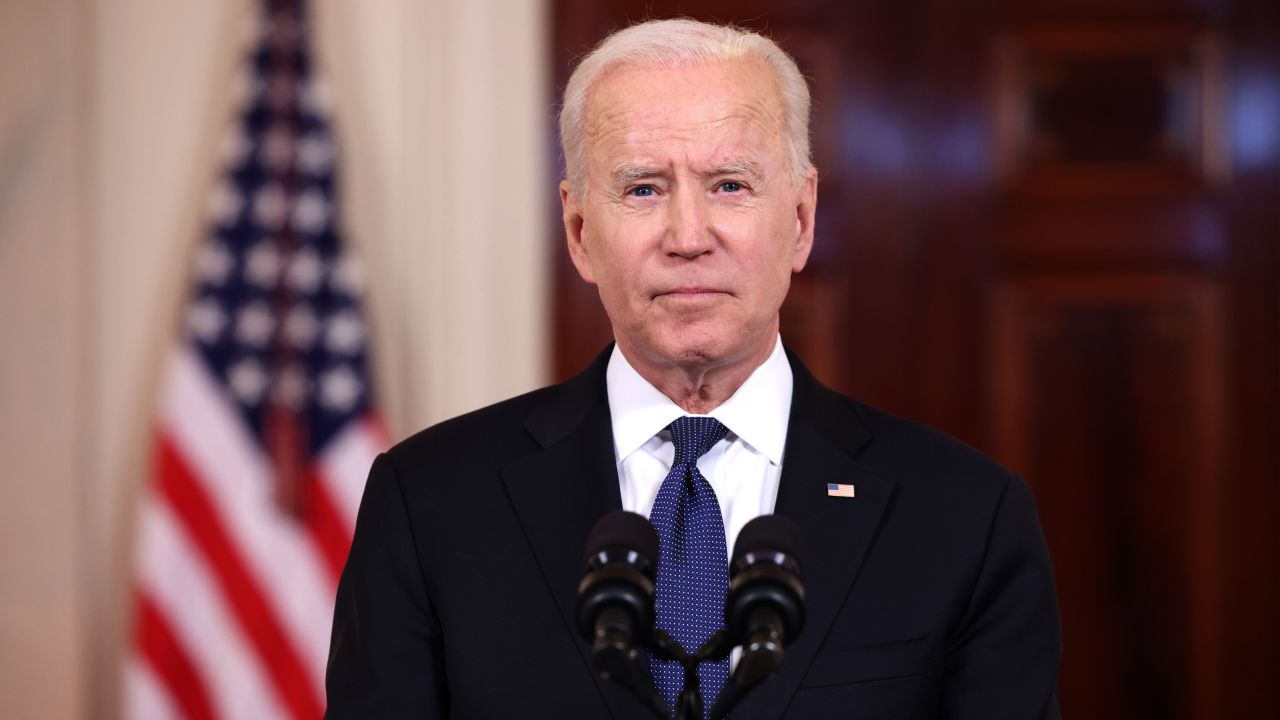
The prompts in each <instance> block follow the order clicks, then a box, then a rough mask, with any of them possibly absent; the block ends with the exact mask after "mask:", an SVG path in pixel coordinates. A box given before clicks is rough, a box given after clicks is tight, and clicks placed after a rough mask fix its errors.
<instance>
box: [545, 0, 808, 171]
mask: <svg viewBox="0 0 1280 720" xmlns="http://www.w3.org/2000/svg"><path fill="white" fill-rule="evenodd" d="M746 56H755V57H757V58H760V59H761V60H763V61H764V62H765V63H766V64H767V65H768V66H769V68H770V70H772V72H773V76H774V78H775V79H776V81H777V85H778V95H779V99H780V100H781V101H782V106H783V128H782V131H783V133H784V136H785V137H784V140H785V142H786V147H787V161H788V164H789V166H790V171H791V175H792V180H793V182H795V184H796V185H799V184H800V183H801V182H803V181H804V179H805V177H806V176H807V175H808V174H809V170H810V169H811V168H812V167H813V161H812V158H811V157H810V154H809V153H810V151H809V85H808V83H806V82H805V79H804V76H803V75H801V74H800V68H798V67H796V62H795V60H793V59H791V56H790V55H788V54H787V53H786V51H784V50H783V49H782V48H780V47H778V45H777V43H775V42H774V41H772V40H770V39H769V38H767V37H764V36H763V35H758V34H756V33H754V32H751V31H750V30H745V29H742V28H739V27H734V26H731V25H712V24H709V23H704V22H699V21H697V20H689V19H678V20H650V21H648V22H644V23H640V24H638V25H632V26H631V27H628V28H625V29H623V30H619V31H618V32H616V33H614V34H612V35H610V36H609V37H607V38H605V39H604V40H603V41H601V43H600V44H599V45H597V46H596V48H595V49H594V50H592V51H591V53H590V54H588V55H587V56H586V57H584V58H583V59H582V62H580V63H578V66H577V67H576V68H574V70H573V74H572V75H570V76H569V84H568V85H566V86H565V88H564V102H563V104H562V106H561V110H560V147H561V149H562V150H563V152H564V162H565V175H566V176H567V179H568V180H569V187H570V189H571V191H572V192H573V193H574V194H575V195H578V196H582V195H583V194H584V193H585V192H586V157H585V155H586V149H585V148H584V146H583V144H584V143H583V123H584V121H585V117H584V116H585V114H586V106H587V96H588V94H589V93H590V92H591V88H592V86H593V85H595V83H596V81H598V80H599V79H600V78H601V77H602V76H603V75H604V74H605V73H606V72H607V71H609V70H610V69H612V68H615V67H619V66H630V67H645V68H655V67H656V68H675V67H689V66H694V65H700V64H703V63H708V62H714V61H723V60H736V59H739V58H742V57H746Z"/></svg>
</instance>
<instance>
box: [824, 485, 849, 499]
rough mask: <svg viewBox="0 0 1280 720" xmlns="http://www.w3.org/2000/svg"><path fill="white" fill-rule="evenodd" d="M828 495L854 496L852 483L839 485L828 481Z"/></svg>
mask: <svg viewBox="0 0 1280 720" xmlns="http://www.w3.org/2000/svg"><path fill="white" fill-rule="evenodd" d="M827 497H847V498H851V497H853V486H852V485H839V484H837V483H827Z"/></svg>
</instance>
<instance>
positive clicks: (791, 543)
mask: <svg viewBox="0 0 1280 720" xmlns="http://www.w3.org/2000/svg"><path fill="white" fill-rule="evenodd" d="M753 552H780V553H782V554H783V555H786V556H787V557H789V558H791V559H792V560H793V561H794V562H795V563H796V565H797V566H800V567H803V565H804V560H803V555H802V553H803V549H802V547H801V542H800V528H799V527H797V526H796V524H795V523H794V522H792V521H791V520H790V519H788V518H785V517H782V516H781V515H761V516H760V517H758V518H755V519H754V520H752V521H750V522H748V523H747V524H746V525H743V526H742V530H741V531H740V532H739V533H738V539H737V540H736V541H735V542H734V544H733V562H734V563H735V564H736V563H737V562H738V561H739V560H741V559H742V558H743V556H745V555H746V554H747V553H753Z"/></svg>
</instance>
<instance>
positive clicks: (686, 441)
mask: <svg viewBox="0 0 1280 720" xmlns="http://www.w3.org/2000/svg"><path fill="white" fill-rule="evenodd" d="M667 431H668V432H670V433H671V442H672V444H674V445H675V446H676V459H675V463H674V464H675V465H690V464H694V463H697V462H698V458H700V457H702V456H703V455H705V454H706V453H707V451H708V450H710V449H711V446H713V445H715V444H716V443H718V442H720V440H721V439H723V438H724V436H725V435H728V434H729V428H727V427H725V426H724V425H723V424H722V423H721V422H720V421H719V420H717V419H715V418H713V417H691V416H688V415H686V416H685V417H682V418H677V419H676V420H675V421H674V422H672V423H671V424H670V425H668V426H667Z"/></svg>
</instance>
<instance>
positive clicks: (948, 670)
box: [327, 20, 1059, 719]
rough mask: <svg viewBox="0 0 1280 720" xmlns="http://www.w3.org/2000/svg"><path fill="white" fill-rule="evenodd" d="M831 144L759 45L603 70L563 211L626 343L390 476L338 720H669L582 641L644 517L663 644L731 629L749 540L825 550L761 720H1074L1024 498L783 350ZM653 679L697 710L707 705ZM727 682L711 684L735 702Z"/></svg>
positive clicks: (1013, 481)
mask: <svg viewBox="0 0 1280 720" xmlns="http://www.w3.org/2000/svg"><path fill="white" fill-rule="evenodd" d="M808 117H809V97H808V89H807V87H806V86H805V82H804V80H803V78H802V77H801V76H800V74H799V72H798V70H797V69H796V67H795V65H794V62H793V61H792V60H791V58H790V57H788V56H787V55H786V54H785V53H783V52H782V51H781V50H780V49H779V48H778V47H777V46H776V45H774V44H773V43H772V42H771V41H769V40H767V39H765V38H762V37H760V36H758V35H754V34H751V33H746V32H742V31H739V30H736V29H732V28H725V27H719V26H712V25H705V24H701V23H696V22H693V21H688V20H677V21H661V22H651V23H645V24H642V25H638V26H634V27H631V28H628V29H626V30H623V31H622V32H619V33H617V34H615V35H614V36H612V37H611V38H609V39H607V40H606V41H605V42H604V43H602V45H601V46H600V47H598V48H597V49H596V50H595V51H594V52H593V53H592V54H591V55H590V56H588V57H587V58H586V59H584V60H583V61H582V62H581V64H580V65H579V66H578V68H577V69H576V70H575V72H574V75H573V77H572V79H571V80H570V82H569V85H568V87H567V88H566V90H565V101H564V109H563V113H562V117H561V136H562V141H563V144H564V152H565V158H566V164H567V168H568V173H567V175H568V177H567V179H566V180H565V181H564V182H563V183H562V184H561V188H560V196H561V201H562V204H563V210H564V226H565V231H566V235H567V239H568V245H569V252H570V256H571V257H572V259H573V262H574V265H575V266H576V267H577V269H578V271H579V273H580V274H581V275H582V277H583V278H584V279H585V280H586V281H588V282H591V283H594V284H596V285H597V286H598V288H599V292H600V298H601V300H602V302H603V304H604V307H605V310H606V311H607V313H608V315H609V318H610V320H611V321H612V324H613V330H614V335H615V338H616V341H617V342H616V344H615V345H614V346H612V347H611V348H609V349H606V351H605V352H603V353H602V354H601V355H600V357H599V358H598V359H597V360H596V361H595V362H594V363H593V364H592V365H591V366H590V367H588V368H587V369H586V370H584V371H583V372H582V373H581V374H579V375H578V376H576V377H575V378H573V379H571V380H569V381H568V382H566V383H564V384H562V385H558V386H554V387H550V388H546V389H543V390H539V391H536V392H533V393H530V394H528V395H524V396H521V397H518V398H515V399H513V400H509V401H506V402H504V403H500V404H498V405H495V406H492V407H489V408H486V409H483V410H480V411H477V412H474V413H471V414H468V415H465V416H462V417H460V418H456V419H454V420H451V421H449V422H446V423H443V424H441V425H438V426H436V427H434V428H431V429H429V430H427V431H425V432H422V433H420V434H418V435H416V436H414V437H412V438H410V439H409V440H407V441H405V442H403V443H401V444H400V445H398V446H397V447H396V448H394V449H393V450H392V451H390V452H389V453H387V454H386V455H384V456H382V457H380V458H379V459H378V461H377V462H376V463H375V464H374V467H373V470H372V472H371V474H370V478H369V483H368V486H367V488H366V491H365V497H364V500H363V503H362V505H361V509H360V516H359V521H358V523H357V529H356V537H355V541H354V543H353V545H352V549H351V555H350V559H349V560H348V563H347V567H346V569H345V570H344V572H343V576H342V582H341V585H340V588H339V591H338V604H337V611H336V615H335V619H334V629H333V646H332V652H331V659H330V666H329V676H328V683H327V684H328V692H329V702H330V708H329V709H330V714H331V716H332V717H460V718H463V717H465V718H515V717H520V718H530V717H547V718H552V717H554V718H595V717H615V718H644V717H648V715H647V713H646V711H645V710H644V708H643V707H642V706H641V705H640V703H639V702H638V701H636V700H635V699H634V698H632V697H630V696H629V695H628V694H627V693H626V692H624V691H623V690H621V689H619V688H617V687H615V686H613V685H612V684H610V683H609V682H606V681H602V680H599V679H597V678H596V677H595V676H594V675H593V673H592V672H591V670H590V666H589V661H588V648H587V645H586V643H585V641H583V640H582V639H580V637H579V636H578V633H577V630H576V629H575V623H574V617H573V614H574V603H575V594H576V585H577V582H578V580H579V579H580V577H581V566H580V558H581V553H582V549H583V544H584V542H585V540H586V537H587V533H588V531H589V530H590V528H591V526H592V525H593V524H594V523H595V521H596V520H597V519H598V518H600V517H601V516H603V515H604V514H606V513H607V512H609V511H611V510H616V509H619V508H624V509H628V510H632V511H636V512H639V513H641V514H644V515H647V516H650V517H651V519H652V521H653V523H654V525H655V526H657V528H658V530H659V535H660V536H661V537H662V552H661V556H662V560H661V561H660V563H659V578H658V590H657V595H658V625H659V626H662V627H668V628H673V632H677V630H674V628H680V629H679V630H678V632H686V633H688V632H692V635H688V636H687V637H686V638H685V640H684V641H685V642H686V644H689V643H692V644H696V642H697V638H698V637H703V636H705V634H706V633H708V632H710V630H711V629H712V628H711V627H710V626H711V625H718V624H719V622H720V619H721V618H722V614H723V587H724V582H725V580H724V577H725V575H724V573H725V569H724V564H725V559H724V553H725V552H727V548H731V547H732V543H733V540H734V538H735V537H736V535H737V532H738V530H739V529H740V528H741V527H742V525H743V524H745V523H746V522H747V521H748V520H750V519H751V518H753V517H755V516H757V515H760V514H765V513H770V512H775V513H777V514H779V515H785V516H789V517H791V518H792V519H794V520H795V522H796V523H797V524H798V525H799V526H800V528H801V530H802V535H803V541H804V545H805V566H804V581H805V585H806V588H807V610H808V621H807V624H806V627H805V628H804V630H803V632H802V633H801V635H800V637H799V639H798V640H797V642H796V643H795V644H794V645H792V646H791V647H789V648H788V651H787V654H786V657H785V660H784V662H783V664H782V666H781V668H780V670H779V672H778V674H777V675H776V676H775V677H774V678H772V679H770V680H768V681H767V682H766V683H765V684H763V685H761V686H760V687H759V688H757V689H756V690H754V691H752V692H751V693H750V694H749V695H748V696H747V697H746V699H745V700H744V702H743V703H742V704H741V705H740V706H739V707H738V708H737V709H736V710H735V711H734V713H733V715H732V717H734V718H778V717H787V718H806V719H812V718H824V717H853V718H861V719H868V718H933V717H945V718H984V719H990V718H1041V717H1057V715H1058V707H1057V699H1056V692H1057V691H1056V688H1057V667H1058V656H1059V629H1058V619H1057V607H1056V600H1055V597H1054V590H1053V580H1052V573H1051V569H1050V565H1049V559H1048V555H1047V552H1046V550H1045V547H1044V541H1043V538H1042V536H1041V532H1040V528H1039V525H1038V521H1037V519H1036V515H1035V508H1034V505H1033V502H1032V500H1031V496H1030V493H1029V491H1028V489H1027V487H1026V485H1025V483H1023V482H1022V481H1021V480H1020V479H1018V478H1016V477H1013V476H1011V475H1010V474H1009V473H1008V472H1006V471H1004V470H1002V469H1001V468H1000V467H998V466H997V465H995V464H994V463H992V462H991V461H990V460H987V459H986V458H984V457H982V456H981V455H979V454H978V453H976V452H975V451H973V450H972V449H970V448H967V447H965V446H963V445H961V444H960V443H958V442H955V441H953V440H950V439H948V438H946V437H943V436H941V435H939V434H937V433H933V432H931V431H928V430H926V429H923V428H921V427H918V426H916V425H913V424H911V423H909V422H906V421H903V420H899V419H896V418H893V417H890V416H888V415H886V414H884V413H881V412H878V411H876V410H873V409H871V408H868V407H865V406H862V405H859V404H857V403H855V402H853V401H851V400H849V399H847V398H844V397H842V396H839V395H836V394H835V393H833V392H831V391H830V390H827V389H826V388H824V387H823V386H822V385H820V384H819V383H818V382H817V381H816V380H815V379H814V378H813V377H812V376H811V375H810V374H809V373H808V371H806V370H805V369H804V367H803V365H801V364H800V363H799V361H798V360H796V359H795V358H792V357H789V356H788V355H787V354H786V353H785V352H784V350H783V349H782V345H781V341H780V338H779V327H778V309H779V307H780V306H781V304H782V301H783V298H784V297H785V295H786V292H787V289H788V286H789V282H790V276H791V273H793V272H798V271H800V270H801V269H802V268H803V267H804V265H805V262H806V260H807V257H808V254H809V250H810V247H811V245H812V242H813V232H814V227H813V222H814V208H815V203H816V193H817V175H816V172H815V170H814V168H813V167H812V164H811V162H810V159H809V147H808ZM695 446H696V447H695ZM829 488H833V490H829ZM708 499H709V502H708ZM690 528H695V529H693V530H691V529H690ZM690 548H694V550H693V551H690ZM682 553H683V554H682ZM708 558H710V559H708ZM664 568H665V569H666V572H667V575H666V576H664V575H663V572H664ZM672 573H676V574H678V575H679V577H676V576H675V575H672ZM690 578H692V579H690ZM717 603H719V604H717ZM690 628H692V630H691V629H690ZM699 633H701V634H699ZM653 669H654V672H655V682H656V683H657V684H658V685H659V689H660V690H661V691H662V692H663V693H664V694H665V695H666V696H667V697H668V698H670V697H673V693H674V692H678V690H679V687H678V683H679V682H680V681H679V680H678V679H677V680H676V681H675V682H676V683H677V685H676V686H674V687H673V686H672V684H671V683H672V682H673V681H672V678H671V674H670V673H669V672H668V671H667V669H665V668H664V667H663V666H662V664H660V663H656V662H655V663H654V664H653ZM726 672H727V667H720V668H707V669H706V672H705V674H704V675H703V684H704V688H705V687H706V686H707V685H709V684H710V685H711V686H712V688H711V689H710V690H709V691H708V692H709V694H714V691H715V690H714V688H716V687H719V685H718V683H722V682H723V677H724V674H725V673H726Z"/></svg>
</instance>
